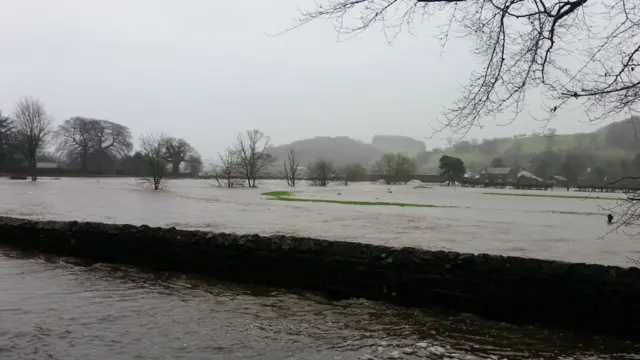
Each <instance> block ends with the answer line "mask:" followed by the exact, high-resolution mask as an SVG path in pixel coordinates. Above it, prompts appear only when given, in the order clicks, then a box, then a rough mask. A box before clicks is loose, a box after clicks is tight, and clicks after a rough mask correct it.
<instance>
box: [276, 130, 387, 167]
mask: <svg viewBox="0 0 640 360" xmlns="http://www.w3.org/2000/svg"><path fill="white" fill-rule="evenodd" d="M290 149H293V151H294V152H295V154H296V156H297V157H298V159H299V161H300V166H306V165H308V164H310V163H311V162H313V161H316V160H318V159H326V160H329V161H331V162H333V164H334V166H336V167H342V166H346V165H349V164H353V163H360V164H368V163H369V162H371V161H372V160H377V159H379V158H380V157H381V156H382V152H381V151H380V150H379V149H377V148H376V147H374V146H373V145H371V144H367V143H365V142H363V141H358V140H354V139H351V138H349V137H346V136H338V137H328V136H321V137H315V138H312V139H305V140H298V141H294V142H292V143H291V144H287V145H281V146H274V147H272V148H271V149H270V150H269V152H270V153H271V154H272V155H273V156H275V157H276V158H277V159H278V162H279V163H281V162H284V160H286V158H287V156H288V154H289V150H290Z"/></svg>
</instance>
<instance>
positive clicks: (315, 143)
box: [270, 117, 640, 169]
mask: <svg viewBox="0 0 640 360" xmlns="http://www.w3.org/2000/svg"><path fill="white" fill-rule="evenodd" d="M291 148H293V149H294V151H295V152H296V155H297V156H298V158H299V160H300V165H301V166H306V165H308V164H309V163H311V162H313V161H315V160H318V159H326V160H329V161H332V162H333V163H334V165H335V166H336V167H342V166H345V165H349V164H352V163H360V164H362V165H367V164H370V163H371V162H372V161H377V160H379V159H380V157H381V156H382V155H383V154H384V153H386V152H394V153H398V152H400V153H407V154H408V155H410V156H412V157H415V158H416V159H417V162H418V165H419V167H420V168H424V169H437V168H438V160H439V159H440V157H441V156H442V155H449V156H454V157H459V158H461V159H462V160H463V161H464V162H465V164H466V165H467V167H468V168H481V167H485V166H488V165H489V164H490V163H491V161H492V160H493V159H494V158H496V157H499V158H503V160H504V161H505V163H506V164H508V165H509V166H513V164H515V163H518V164H521V165H522V164H525V163H527V162H529V160H531V159H532V158H533V157H535V156H536V155H537V154H540V153H543V152H545V151H547V150H552V151H554V152H557V153H567V152H574V153H576V152H578V153H589V154H594V155H596V156H597V157H599V158H602V159H605V160H606V159H620V158H627V159H629V158H631V157H633V156H635V154H637V153H639V152H640V117H633V118H630V119H627V120H624V121H620V122H616V123H612V124H609V125H606V126H603V127H601V128H599V129H597V130H595V131H593V132H590V133H579V134H555V132H554V131H550V132H549V133H548V134H547V135H539V134H538V135H527V134H520V135H514V136H512V137H508V138H496V139H485V140H482V141H473V140H469V141H461V142H459V143H457V144H455V145H453V146H452V147H450V148H446V149H433V150H430V151H425V143H424V142H422V141H419V140H416V139H413V138H411V137H406V136H397V135H376V136H374V137H373V139H372V142H371V144H368V143H366V142H363V141H359V140H354V139H351V138H349V137H346V136H338V137H326V136H324V137H315V138H312V139H306V140H299V141H294V142H293V143H291V144H287V145H281V146H275V147H273V148H271V149H270V152H271V153H272V154H273V155H274V156H276V157H277V159H278V163H279V164H282V162H284V160H285V159H286V158H287V154H288V152H289V149H291ZM276 166H280V165H276Z"/></svg>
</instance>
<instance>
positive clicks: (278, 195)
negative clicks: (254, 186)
mask: <svg viewBox="0 0 640 360" xmlns="http://www.w3.org/2000/svg"><path fill="white" fill-rule="evenodd" d="M262 195H264V196H268V197H270V200H279V201H293V202H311V203H326V204H341V205H364V206H399V207H419V208H457V207H459V206H446V205H430V204H413V203H397V202H384V201H349V200H328V199H302V198H296V197H293V193H291V192H289V191H270V192H265V193H262Z"/></svg>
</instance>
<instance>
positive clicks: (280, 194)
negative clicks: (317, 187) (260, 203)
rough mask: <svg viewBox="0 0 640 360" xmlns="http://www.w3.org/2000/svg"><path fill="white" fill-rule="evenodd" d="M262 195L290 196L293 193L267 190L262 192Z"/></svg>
mask: <svg viewBox="0 0 640 360" xmlns="http://www.w3.org/2000/svg"><path fill="white" fill-rule="evenodd" d="M262 195H264V196H271V197H291V196H293V193H292V192H291V191H269V192H265V193H262Z"/></svg>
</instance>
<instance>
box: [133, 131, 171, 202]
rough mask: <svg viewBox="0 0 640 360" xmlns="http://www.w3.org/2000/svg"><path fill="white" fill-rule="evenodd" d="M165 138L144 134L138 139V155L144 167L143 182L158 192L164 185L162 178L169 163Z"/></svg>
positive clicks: (158, 135) (160, 135) (159, 135)
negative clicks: (140, 156) (142, 160)
mask: <svg viewBox="0 0 640 360" xmlns="http://www.w3.org/2000/svg"><path fill="white" fill-rule="evenodd" d="M166 146H167V145H166V137H165V136H164V135H162V134H146V135H142V136H141V137H140V154H141V155H142V158H143V159H144V164H145V167H146V169H145V170H146V171H145V173H146V175H147V177H145V179H144V180H145V182H147V183H149V184H151V186H153V190H160V189H162V188H163V187H164V185H165V179H164V176H165V174H166V172H167V168H168V166H169V162H168V161H167V157H166V152H165V150H166Z"/></svg>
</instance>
